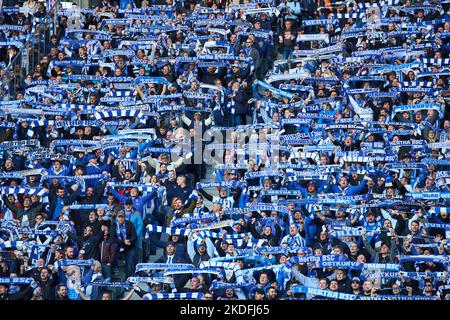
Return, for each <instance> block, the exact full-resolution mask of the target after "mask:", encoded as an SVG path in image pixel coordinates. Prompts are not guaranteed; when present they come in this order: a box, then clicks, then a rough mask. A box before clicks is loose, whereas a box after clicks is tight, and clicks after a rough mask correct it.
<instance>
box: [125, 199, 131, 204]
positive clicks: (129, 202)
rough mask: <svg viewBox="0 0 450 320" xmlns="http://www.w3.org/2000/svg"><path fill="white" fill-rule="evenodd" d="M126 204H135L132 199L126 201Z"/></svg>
mask: <svg viewBox="0 0 450 320" xmlns="http://www.w3.org/2000/svg"><path fill="white" fill-rule="evenodd" d="M125 204H133V201H132V200H131V199H127V200H125Z"/></svg>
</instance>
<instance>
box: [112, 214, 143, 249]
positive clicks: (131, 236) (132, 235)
mask: <svg viewBox="0 0 450 320" xmlns="http://www.w3.org/2000/svg"><path fill="white" fill-rule="evenodd" d="M124 223H125V230H126V238H127V240H130V241H131V245H130V246H127V245H125V242H124V241H123V240H122V239H120V238H119V237H118V236H117V232H116V226H117V222H116V223H114V224H113V226H112V229H111V238H112V239H113V240H114V242H115V243H117V245H119V246H122V247H123V248H124V249H125V250H131V249H134V248H135V246H136V240H137V236H136V228H135V227H134V225H133V223H131V222H130V221H128V220H125V222H124Z"/></svg>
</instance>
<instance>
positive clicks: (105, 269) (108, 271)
mask: <svg viewBox="0 0 450 320" xmlns="http://www.w3.org/2000/svg"><path fill="white" fill-rule="evenodd" d="M111 269H112V268H111V266H108V265H106V264H102V273H103V277H104V278H105V279H108V278H109V279H111V273H112V271H111Z"/></svg>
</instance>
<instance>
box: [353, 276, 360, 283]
mask: <svg viewBox="0 0 450 320" xmlns="http://www.w3.org/2000/svg"><path fill="white" fill-rule="evenodd" d="M352 282H358V283H361V279H359V278H358V277H353V278H352Z"/></svg>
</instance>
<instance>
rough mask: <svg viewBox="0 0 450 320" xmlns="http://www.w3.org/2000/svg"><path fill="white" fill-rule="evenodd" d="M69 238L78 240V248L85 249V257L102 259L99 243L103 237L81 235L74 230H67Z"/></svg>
mask: <svg viewBox="0 0 450 320" xmlns="http://www.w3.org/2000/svg"><path fill="white" fill-rule="evenodd" d="M67 236H68V237H69V239H71V240H73V241H75V242H76V244H77V246H78V250H84V252H85V253H84V255H83V258H84V259H95V260H98V259H100V251H99V246H98V245H99V244H100V242H101V240H102V239H101V238H100V237H99V236H95V235H91V236H89V237H80V236H78V235H76V234H75V233H73V232H67Z"/></svg>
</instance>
